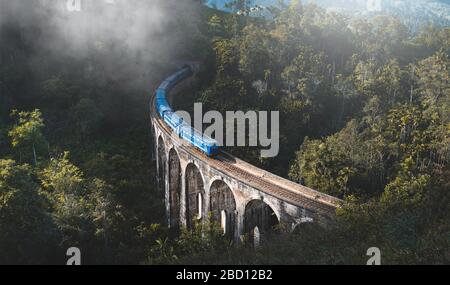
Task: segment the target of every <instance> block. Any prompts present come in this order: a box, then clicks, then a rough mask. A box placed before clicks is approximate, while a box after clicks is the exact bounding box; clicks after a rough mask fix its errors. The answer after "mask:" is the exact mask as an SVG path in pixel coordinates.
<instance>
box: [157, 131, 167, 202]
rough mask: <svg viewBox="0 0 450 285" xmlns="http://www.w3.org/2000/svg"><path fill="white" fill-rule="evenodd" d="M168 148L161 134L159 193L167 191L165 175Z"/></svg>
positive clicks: (159, 139) (159, 138) (159, 145)
mask: <svg viewBox="0 0 450 285" xmlns="http://www.w3.org/2000/svg"><path fill="white" fill-rule="evenodd" d="M166 163H167V157H166V148H165V144H164V139H163V138H162V136H161V135H160V136H159V137H158V190H159V193H165V182H166V179H165V175H166Z"/></svg>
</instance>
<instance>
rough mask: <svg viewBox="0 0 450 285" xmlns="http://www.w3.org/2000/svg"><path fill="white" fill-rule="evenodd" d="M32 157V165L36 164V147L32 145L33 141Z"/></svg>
mask: <svg viewBox="0 0 450 285" xmlns="http://www.w3.org/2000/svg"><path fill="white" fill-rule="evenodd" d="M33 158H34V165H35V166H36V165H37V157H36V147H35V146H34V143H33Z"/></svg>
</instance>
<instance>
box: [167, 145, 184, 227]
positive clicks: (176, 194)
mask: <svg viewBox="0 0 450 285" xmlns="http://www.w3.org/2000/svg"><path fill="white" fill-rule="evenodd" d="M181 189H182V172H181V161H180V156H179V155H178V152H177V151H176V150H175V148H174V147H172V148H171V149H170V151H169V207H170V212H169V213H170V214H169V225H170V227H171V228H175V229H179V228H180V209H181Z"/></svg>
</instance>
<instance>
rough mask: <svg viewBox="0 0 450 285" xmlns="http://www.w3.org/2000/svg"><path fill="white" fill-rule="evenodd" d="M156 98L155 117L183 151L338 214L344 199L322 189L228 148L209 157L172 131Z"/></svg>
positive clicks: (277, 194) (271, 190) (272, 190)
mask: <svg viewBox="0 0 450 285" xmlns="http://www.w3.org/2000/svg"><path fill="white" fill-rule="evenodd" d="M174 93H175V92H174V91H172V92H170V93H169V94H167V96H170V97H171V96H173V94H174ZM155 98H156V97H155V95H154V94H152V98H151V118H152V119H153V121H154V122H155V124H156V125H157V126H158V128H159V129H160V130H162V131H163V132H164V134H165V135H166V136H167V137H170V139H171V140H172V143H173V144H174V145H177V146H178V147H180V148H181V149H183V151H185V152H186V153H189V155H191V156H193V157H195V158H197V159H199V160H201V161H203V162H206V163H207V164H208V165H209V166H210V167H211V168H214V169H215V170H216V171H218V172H220V173H223V174H224V175H226V176H229V177H233V178H234V179H236V180H238V181H240V182H241V183H244V184H246V185H248V186H250V187H253V188H255V189H258V190H260V191H262V192H264V193H266V194H268V195H271V196H273V197H276V198H278V199H281V200H283V201H286V202H288V203H291V204H293V205H295V206H299V207H304V208H306V209H309V210H312V211H314V212H319V213H322V214H325V215H327V216H330V215H334V213H335V210H336V208H338V207H339V205H340V203H341V202H342V201H341V200H340V199H338V198H335V197H332V196H329V195H326V194H323V193H320V192H318V191H315V190H313V189H310V188H308V187H305V186H302V185H300V184H296V183H294V182H292V181H289V180H287V179H284V178H282V177H279V176H276V175H274V174H272V173H270V172H267V171H265V170H262V169H259V168H257V167H255V166H253V165H251V164H249V163H247V162H244V161H242V160H240V159H238V158H236V157H234V156H232V155H230V154H228V153H226V152H223V151H221V152H220V153H219V154H218V155H217V156H216V157H215V158H211V157H208V156H207V155H206V154H204V153H203V152H201V151H199V150H198V149H196V148H195V147H194V146H192V145H190V144H189V143H188V142H186V141H185V140H183V139H181V138H180V137H179V136H177V135H176V134H175V133H174V132H172V130H171V129H170V127H169V126H168V125H167V124H166V123H165V122H164V120H163V119H161V118H160V117H159V116H158V113H157V111H156V107H155Z"/></svg>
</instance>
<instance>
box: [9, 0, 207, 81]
mask: <svg viewBox="0 0 450 285" xmlns="http://www.w3.org/2000/svg"><path fill="white" fill-rule="evenodd" d="M72 1H76V0H72ZM67 2H68V1H67V0H13V1H11V0H0V31H3V35H2V38H3V39H5V38H8V34H7V33H8V28H9V29H10V28H11V27H14V29H16V31H17V30H19V31H20V37H22V40H24V41H25V42H27V43H29V46H30V47H31V49H32V54H33V55H34V56H36V57H37V56H38V55H39V56H40V57H41V58H42V55H43V54H47V55H48V57H51V58H53V59H54V58H58V57H71V58H76V59H83V58H86V57H92V58H95V59H96V60H101V61H102V62H104V63H105V67H104V68H105V72H106V73H111V74H112V75H113V73H117V72H118V69H120V71H122V72H126V70H127V69H129V70H130V71H133V72H134V73H135V72H137V69H142V72H144V71H145V70H144V69H147V68H149V64H164V63H167V64H170V63H171V62H173V61H175V60H179V59H177V58H176V57H177V55H179V54H181V53H182V52H183V47H184V46H187V45H189V44H190V42H191V40H192V38H191V37H192V35H194V34H196V32H197V25H196V19H198V15H197V13H198V8H199V5H200V4H199V3H198V1H197V2H195V1H191V0H186V1H179V0H178V1H176V0H108V1H104V0H81V1H80V3H81V7H80V8H81V9H80V11H70V9H68V3H67ZM180 27H183V28H182V29H180ZM187 31H189V32H187ZM5 33H6V37H5ZM0 44H7V43H6V42H5V43H0ZM124 58H126V59H127V61H128V62H127V63H124V62H122V63H121V61H123V60H124ZM130 59H134V60H133V61H132V62H130ZM118 63H121V64H122V65H121V66H117V65H118ZM31 64H33V62H32V59H31ZM34 64H37V65H41V66H40V67H41V68H42V64H41V63H34ZM108 65H109V66H108Z"/></svg>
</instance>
